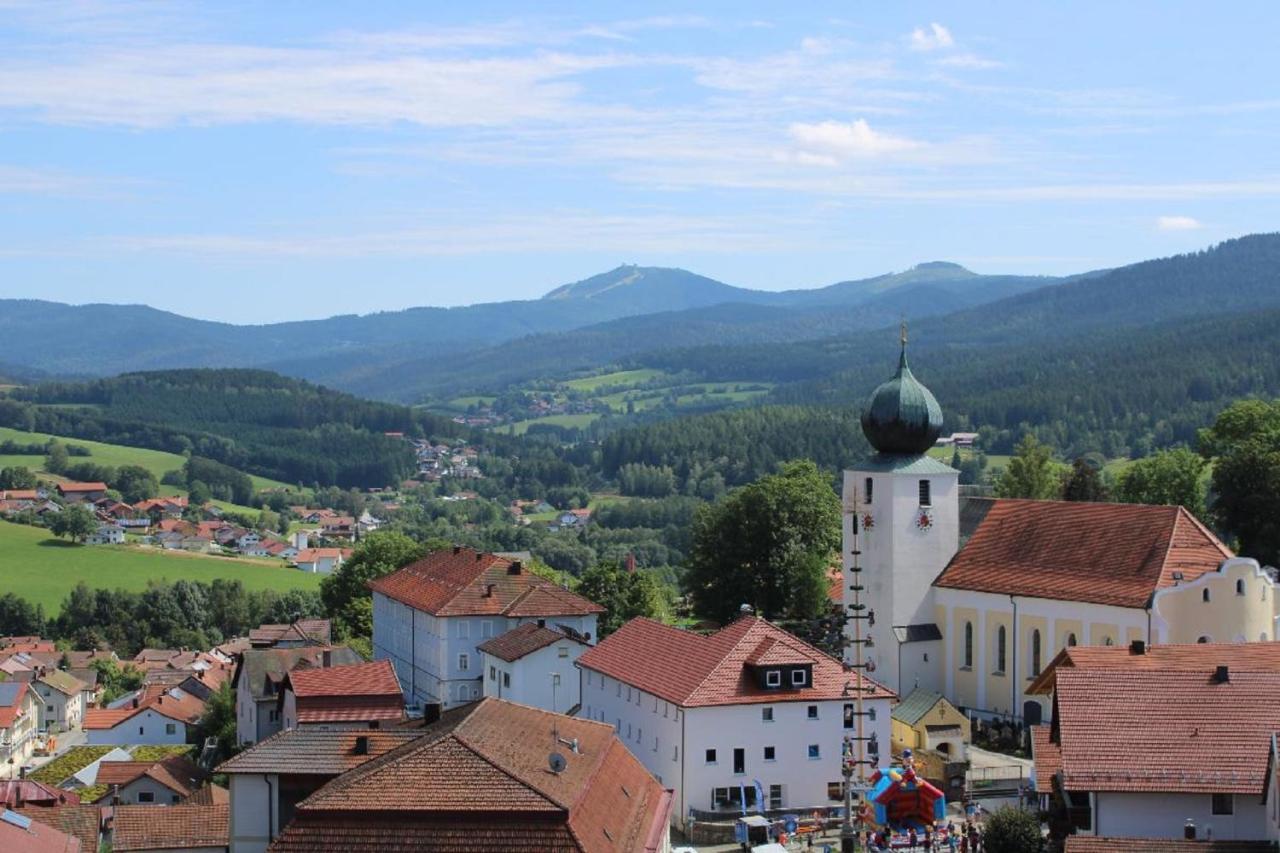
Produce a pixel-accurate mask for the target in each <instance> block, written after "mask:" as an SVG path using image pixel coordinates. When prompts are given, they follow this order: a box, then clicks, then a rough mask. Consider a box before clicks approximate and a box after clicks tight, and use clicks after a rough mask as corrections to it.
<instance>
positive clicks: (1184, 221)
mask: <svg viewBox="0 0 1280 853" xmlns="http://www.w3.org/2000/svg"><path fill="white" fill-rule="evenodd" d="M1203 227H1204V226H1203V225H1201V224H1200V220H1198V219H1193V218H1192V217H1190V216H1160V217H1157V218H1156V228H1158V229H1159V230H1161V231H1195V230H1196V229H1198V228H1203Z"/></svg>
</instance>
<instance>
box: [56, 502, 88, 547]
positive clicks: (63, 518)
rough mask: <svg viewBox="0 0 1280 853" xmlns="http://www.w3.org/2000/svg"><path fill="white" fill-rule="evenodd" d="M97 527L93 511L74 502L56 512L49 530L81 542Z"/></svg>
mask: <svg viewBox="0 0 1280 853" xmlns="http://www.w3.org/2000/svg"><path fill="white" fill-rule="evenodd" d="M97 529H98V523H97V521H96V520H95V519H94V517H93V513H91V512H89V510H88V509H87V508H85V507H83V506H81V505H79V504H72V505H71V506H68V507H65V508H64V509H63V510H62V512H57V513H54V514H53V518H52V520H50V522H49V530H50V531H52V533H53V535H54V536H66V537H67V538H68V539H71V540H72V541H75V542H79V541H80V540H81V539H83V538H85V537H86V536H88V535H89V534H90V533H92V532H93V531H95V530H97Z"/></svg>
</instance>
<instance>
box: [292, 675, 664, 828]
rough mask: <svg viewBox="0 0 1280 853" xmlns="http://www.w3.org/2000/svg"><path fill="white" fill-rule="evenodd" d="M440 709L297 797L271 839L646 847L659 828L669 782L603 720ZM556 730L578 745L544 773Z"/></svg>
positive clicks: (530, 711) (482, 707)
mask: <svg viewBox="0 0 1280 853" xmlns="http://www.w3.org/2000/svg"><path fill="white" fill-rule="evenodd" d="M460 710H461V709H460ZM446 716H447V719H442V720H441V721H440V722H439V723H437V724H435V725H433V726H430V727H428V728H427V729H425V730H423V732H422V736H421V737H420V738H418V739H417V740H415V741H413V742H411V743H409V744H406V745H405V746H402V747H400V748H399V749H396V750H394V751H392V752H389V753H387V754H386V755H384V756H382V757H381V758H379V759H377V760H375V761H371V762H369V763H368V764H365V765H364V766H362V767H360V768H358V769H356V770H353V771H351V772H349V773H347V774H345V775H344V776H341V777H339V778H338V779H335V780H334V781H333V782H330V783H329V784H328V785H326V786H325V787H323V788H321V789H320V790H319V791H317V792H316V793H315V794H313V795H311V796H310V797H309V798H307V799H306V800H304V801H302V802H301V803H299V804H298V811H297V816H296V818H295V820H294V823H293V824H291V825H290V827H289V828H288V829H287V830H286V831H285V833H284V834H283V835H282V836H281V838H280V839H278V840H277V841H276V842H275V843H274V844H273V845H272V847H271V850H273V851H301V850H308V851H321V853H328V851H335V853H336V851H339V850H341V851H347V850H372V849H374V847H375V846H376V848H377V849H379V850H383V849H393V847H394V845H396V844H399V845H400V846H398V847H394V849H402V850H437V851H459V853H461V851H473V850H499V849H501V850H540V851H541V850H549V851H560V850H563V851H593V853H594V851H640V850H650V849H654V847H653V846H652V845H653V844H656V843H657V842H656V839H659V838H663V837H664V832H665V830H666V825H667V823H668V821H669V820H670V808H671V800H670V797H669V794H668V792H666V791H664V790H663V789H662V788H661V786H660V785H659V784H658V782H657V780H655V779H654V778H653V777H652V776H651V775H650V774H649V773H648V771H647V770H645V769H644V767H643V765H641V764H640V763H639V761H638V760H637V759H636V758H635V757H634V756H633V755H631V753H630V752H629V751H628V750H627V748H626V747H625V746H624V745H623V744H622V743H621V742H620V741H619V740H618V739H617V738H616V737H614V734H613V728H612V727H611V726H608V725H605V724H602V723H595V722H591V721H589V720H581V719H576V718H572V717H563V716H560V715H557V714H551V713H549V712H546V711H541V710H538V709H535V708H529V707H526V706H523V705H515V704H513V703H510V702H504V701H502V700H498V699H492V698H487V699H483V700H481V701H480V702H478V703H476V704H475V705H473V706H471V707H469V708H467V709H466V713H465V714H462V713H460V714H458V715H456V716H448V715H446ZM557 732H558V734H559V736H560V737H561V738H563V739H565V740H569V739H573V738H576V739H577V741H578V747H579V748H578V752H574V751H572V750H571V749H570V748H569V747H567V746H566V747H562V752H563V755H564V757H565V760H566V765H565V768H564V770H563V771H562V772H560V773H552V772H550V771H549V770H548V769H547V756H548V754H549V746H548V745H549V743H550V738H551V737H552V736H553V734H554V733H557ZM441 824H443V825H444V826H447V827H448V829H447V830H445V831H443V832H441V833H439V834H437V833H436V831H435V827H437V826H440V825H441ZM467 825H470V826H471V827H474V832H471V831H468V832H463V831H462V827H464V826H467ZM427 826H430V827H431V831H430V832H424V831H422V830H423V828H424V827H427ZM415 831H416V833H417V834H416V835H415ZM427 839H430V840H427Z"/></svg>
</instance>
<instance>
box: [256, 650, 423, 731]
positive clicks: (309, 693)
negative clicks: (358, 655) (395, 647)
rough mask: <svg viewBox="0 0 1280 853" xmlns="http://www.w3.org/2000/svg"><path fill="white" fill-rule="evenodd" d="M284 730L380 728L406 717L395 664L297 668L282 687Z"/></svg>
mask: <svg viewBox="0 0 1280 853" xmlns="http://www.w3.org/2000/svg"><path fill="white" fill-rule="evenodd" d="M280 713H281V715H282V717H283V720H284V728H286V729H294V728H305V727H308V726H317V727H321V728H331V729H337V728H342V729H376V728H380V727H381V726H383V725H387V724H391V723H395V722H398V721H400V720H402V719H404V694H403V693H402V692H401V690H400V682H399V681H397V680H396V671H395V667H393V666H392V665H391V662H390V661H386V660H380V661H373V662H371V663H357V664H351V665H348V666H333V667H327V668H322V669H313V668H306V669H295V670H292V671H290V672H288V673H286V674H285V677H284V682H283V684H282V686H281V689H280Z"/></svg>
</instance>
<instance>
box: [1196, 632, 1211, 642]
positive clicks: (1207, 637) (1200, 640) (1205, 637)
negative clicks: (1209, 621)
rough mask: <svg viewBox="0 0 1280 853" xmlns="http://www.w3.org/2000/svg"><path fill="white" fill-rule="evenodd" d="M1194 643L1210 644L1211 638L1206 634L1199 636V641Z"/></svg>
mask: <svg viewBox="0 0 1280 853" xmlns="http://www.w3.org/2000/svg"><path fill="white" fill-rule="evenodd" d="M1196 642H1197V643H1209V642H1212V638H1211V637H1210V636H1209V635H1208V634H1201V635H1200V639H1198V640H1196Z"/></svg>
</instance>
